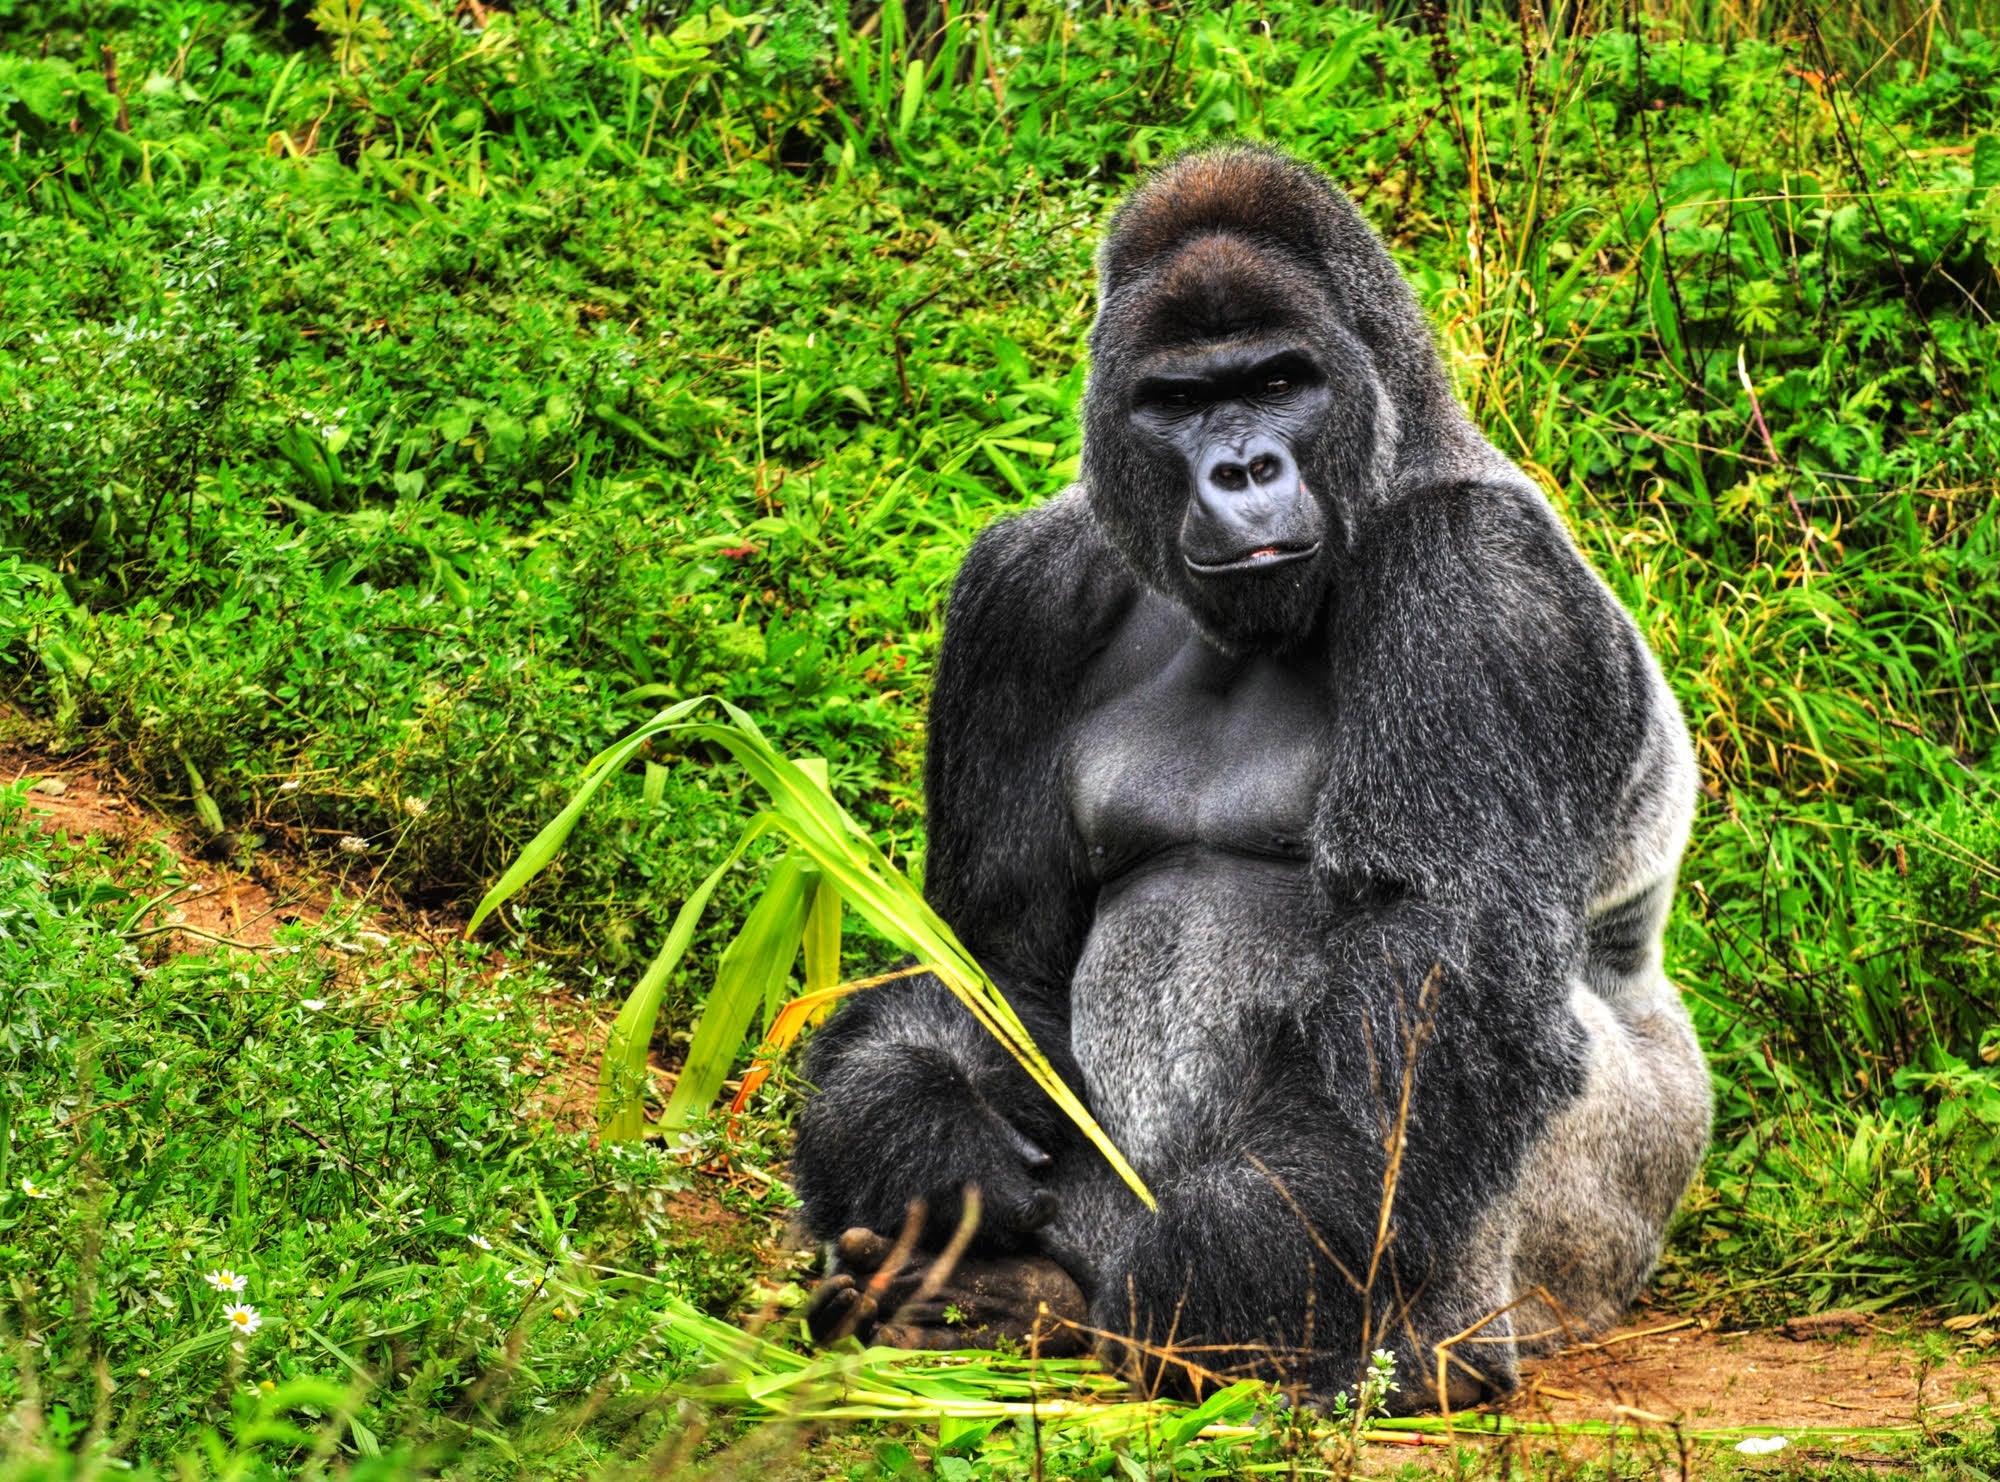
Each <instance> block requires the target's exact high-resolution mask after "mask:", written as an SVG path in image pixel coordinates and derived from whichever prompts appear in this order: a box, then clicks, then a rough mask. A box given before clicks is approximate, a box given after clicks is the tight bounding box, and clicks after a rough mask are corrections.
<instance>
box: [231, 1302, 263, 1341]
mask: <svg viewBox="0 0 2000 1482" xmlns="http://www.w3.org/2000/svg"><path fill="white" fill-rule="evenodd" d="M222 1315H223V1316H224V1317H226V1318H228V1319H229V1327H230V1330H231V1331H232V1332H236V1333H241V1334H243V1335H244V1336H245V1337H248V1336H249V1335H250V1334H252V1333H254V1332H256V1331H257V1329H259V1328H261V1327H263V1326H264V1319H263V1317H262V1316H260V1315H259V1314H258V1311H257V1309H256V1308H255V1307H252V1306H250V1304H249V1303H247V1302H231V1303H230V1304H229V1305H228V1306H227V1307H225V1308H223V1309H222Z"/></svg>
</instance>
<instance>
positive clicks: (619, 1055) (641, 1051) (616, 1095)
mask: <svg viewBox="0 0 2000 1482" xmlns="http://www.w3.org/2000/svg"><path fill="white" fill-rule="evenodd" d="M770 831H771V824H770V822H769V821H768V820H767V819H764V818H757V819H754V820H752V821H751V824H750V827H749V828H747V829H745V830H744V831H743V837H742V838H740V839H738V840H737V841H736V847H735V848H734V849H731V850H730V851H729V855H728V857H727V858H726V859H724V860H723V861H722V863H721V864H719V865H717V866H716V867H715V868H714V869H713V870H711V871H710V872H709V875H708V878H707V879H706V880H703V881H702V882H701V884H700V885H698V886H696V887H695V891H694V894H693V895H690V896H689V897H688V898H687V902H686V903H685V904H684V905H683V906H682V907H681V909H680V912H679V914H677V915H676V916H675V917H674V924H673V927H672V929H671V930H669V931H668V932H667V939H666V941H665V942H664V943H662V944H661V946H660V950H659V952H658V953H657V954H655V955H654V957H653V960H652V962H651V963H649V964H648V965H647V967H646V971H645V973H644V974H642V975H641V977H640V979H639V982H638V985H637V986H636V987H634V988H633V990H632V993H631V996H630V997H629V998H627V999H626V1000H625V1006H624V1007H623V1008H622V1009H620V1010H619V1011H618V1018H617V1019H616V1020H615V1021H614V1022H613V1023H612V1025H611V1032H610V1033H609V1034H608V1035H606V1036H605V1041H604V1063H603V1065H602V1067H601V1068H600V1069H599V1070H598V1073H597V1127H598V1132H599V1134H600V1135H601V1136H602V1137H604V1138H605V1139H606V1140H607V1141H610V1142H632V1141H634V1140H636V1139H638V1138H641V1137H644V1136H645V1135H646V1116H645V1090H646V1050H647V1047H648V1046H649V1045H651V1044H652V1042H653V1026H654V1024H655V1023H657V1022H658V1020H659V1017H660V1001H661V999H662V997H663V996H664V995H665V993H666V987H667V979H668V977H669V976H670V975H671V974H672V973H673V970H674V969H675V967H677V966H678V965H679V964H680V960H681V958H682V957H684V956H685V955H686V954H687V949H688V943H690V942H692V941H693V940H694V929H695V927H696V926H698V925H700V924H701V913H702V912H703V911H705V910H707V909H708V902H709V899H710V898H711V897H712V896H713V895H714V894H715V887H716V886H717V885H719V884H721V883H722V877H723V876H724V875H726V874H728V873H729V870H730V867H731V866H732V865H734V864H735V863H736V861H737V860H739V859H741V858H742V857H743V851H744V850H746V849H748V848H749V847H750V846H751V845H752V844H753V843H755V842H756V841H757V840H758V839H761V838H762V837H763V836H764V835H765V834H767V833H769V832H770ZM494 888H495V889H496V890H497V889H498V888H499V887H498V886H495V887H494ZM503 899H504V897H503Z"/></svg>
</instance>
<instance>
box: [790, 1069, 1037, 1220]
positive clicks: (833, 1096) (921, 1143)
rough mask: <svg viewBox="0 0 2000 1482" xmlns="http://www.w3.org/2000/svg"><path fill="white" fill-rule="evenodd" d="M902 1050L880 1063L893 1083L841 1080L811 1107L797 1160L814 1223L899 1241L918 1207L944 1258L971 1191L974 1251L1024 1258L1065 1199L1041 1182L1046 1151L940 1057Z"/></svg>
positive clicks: (882, 1077)
mask: <svg viewBox="0 0 2000 1482" xmlns="http://www.w3.org/2000/svg"><path fill="white" fill-rule="evenodd" d="M895 1049H896V1053H894V1054H893V1055H885V1056H883V1057H882V1059H884V1060H889V1061H891V1062H892V1064H893V1072H894V1073H893V1074H877V1075H874V1076H863V1075H861V1074H852V1075H842V1076H841V1077H840V1079H838V1080H837V1081H836V1082H835V1084H832V1085H827V1086H825V1087H824V1089H823V1090H822V1091H821V1094H820V1095H818V1096H816V1097H814V1098H813V1099H812V1100H811V1101H810V1102H808V1103H807V1105H806V1108H805V1111H804V1113H803V1114H802V1115H801V1117H800V1119H799V1128H798V1141H797V1144H796V1148H795V1150H794V1153H793V1158H792V1167H793V1170H794V1179H795V1182H796V1187H797V1190H798V1194H799V1198H800V1201H801V1202H802V1203H803V1204H804V1206H805V1215H806V1223H807V1224H808V1226H809V1227H810V1228H811V1229H812V1230H813V1231H814V1232H815V1233H817V1234H819V1235H821V1236H823V1237H831V1236H832V1235H834V1234H836V1233H837V1232H839V1231H842V1230H849V1229H852V1228H854V1227H855V1226H861V1227H863V1228H865V1229H869V1230H874V1231H876V1232H878V1233H891V1232H894V1231H896V1230H900V1229H901V1228H902V1227H903V1222H904V1219H905V1216H906V1214H907V1211H908V1210H909V1208H910V1206H911V1205H912V1204H913V1203H916V1202H918V1201H921V1202H922V1203H923V1205H924V1208H925V1210H926V1212H927V1213H926V1219H925V1223H924V1225H923V1228H922V1230H921V1231H920V1233H919V1236H918V1240H917V1244H918V1245H919V1247H921V1248H922V1249H925V1250H930V1251H937V1250H942V1249H943V1248H944V1246H945V1243H946V1242H947V1241H948V1240H950V1239H951V1236H952V1233H953V1232H954V1231H955V1230H956V1229H957V1228H958V1224H959V1221H960V1219H961V1218H962V1216H963V1213H964V1208H965V1204H964V1190H965V1189H966V1188H967V1187H968V1186H976V1187H977V1188H978V1189H979V1191H980V1195H981V1199H980V1205H981V1215H980V1220H979V1226H978V1229H977V1231H976V1233H975V1236H974V1240H973V1245H972V1249H973V1250H974V1251H976V1252H979V1253H982V1254H1004V1253H1007V1252H1009V1251H1014V1250H1018V1249H1020V1247H1021V1245H1022V1244H1023V1242H1024V1240H1025V1237H1027V1236H1028V1235H1030V1234H1032V1233H1033V1232H1034V1231H1036V1230H1039V1229H1041V1228H1042V1227H1043V1226H1044V1225H1046V1224H1048V1223H1049V1221H1050V1220H1052V1219H1054V1218H1055V1216H1056V1209H1057V1203H1056V1196H1055V1195H1054V1193H1052V1192H1051V1191H1050V1190H1049V1189H1047V1188H1045V1187H1043V1186H1042V1184H1041V1183H1040V1182H1039V1181H1038V1179H1037V1178H1036V1175H1037V1174H1038V1173H1039V1172H1041V1170H1043V1169H1045V1168H1047V1167H1048V1166H1049V1164H1050V1162H1051V1159H1050V1156H1049V1154H1048V1153H1046V1152H1044V1151H1043V1150H1042V1149H1041V1148H1040V1147H1038V1146H1037V1145H1036V1144H1035V1143H1034V1142H1032V1141H1030V1140H1029V1138H1028V1137H1027V1136H1026V1135H1024V1134H1023V1133H1022V1132H1021V1131H1020V1129H1018V1128H1017V1127H1015V1126H1014V1125H1013V1123H1011V1122H1009V1121H1008V1120H1007V1119H1006V1118H1005V1117H1003V1116H1001V1115H1000V1114H999V1113H998V1112H997V1111H995V1110H994V1109H993V1107H992V1105H991V1104H990V1103H989V1102H988V1101H987V1100H986V1099H985V1098H984V1097H983V1096H981V1095H980V1094H979V1093H978V1091H976V1090H975V1089H974V1088H973V1085H972V1083H971V1081H970V1080H969V1079H968V1078H967V1077H966V1075H965V1074H964V1073H963V1072H962V1071H961V1070H960V1069H959V1067H958V1066H956V1065H955V1064H953V1063H952V1062H951V1061H950V1060H949V1059H948V1058H947V1057H946V1056H944V1055H943V1054H942V1053H940V1052H938V1051H935V1050H932V1049H928V1048H918V1047H908V1048H906V1047H895ZM860 1068H861V1067H854V1069H856V1070H858V1069H860ZM869 1068H871V1069H878V1070H879V1069H880V1067H879V1066H876V1067H869ZM842 1069H843V1070H845V1069H847V1068H846V1067H843V1068H842Z"/></svg>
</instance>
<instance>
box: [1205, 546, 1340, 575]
mask: <svg viewBox="0 0 2000 1482" xmlns="http://www.w3.org/2000/svg"><path fill="white" fill-rule="evenodd" d="M1319 548H1320V542H1319V541H1317V540H1315V541H1313V542H1312V543H1311V544H1310V545H1277V544H1273V545H1260V546H1258V547H1257V549H1255V550H1254V551H1251V552H1249V553H1248V554H1247V555H1242V556H1236V557H1233V558H1231V559H1230V560H1227V561H1197V560H1195V558H1194V557H1193V556H1183V557H1182V558H1181V559H1182V560H1184V561H1186V562H1187V568H1188V570H1190V571H1192V572H1193V573H1194V574H1195V575H1196V576H1235V575H1237V574H1238V573H1240V572H1245V571H1270V570H1272V569H1273V568H1275V567H1279V566H1290V565H1291V564H1292V563H1293V562H1295V561H1310V560H1311V559H1312V558H1313V557H1314V556H1317V555H1318V554H1319Z"/></svg>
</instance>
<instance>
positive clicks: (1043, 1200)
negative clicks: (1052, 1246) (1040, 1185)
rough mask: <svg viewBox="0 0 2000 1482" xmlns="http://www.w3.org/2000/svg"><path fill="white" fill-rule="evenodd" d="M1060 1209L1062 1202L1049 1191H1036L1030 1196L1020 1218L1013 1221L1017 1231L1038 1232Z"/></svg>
mask: <svg viewBox="0 0 2000 1482" xmlns="http://www.w3.org/2000/svg"><path fill="white" fill-rule="evenodd" d="M1061 1208H1062V1201H1061V1200H1059V1199H1058V1198H1056V1196H1055V1194H1054V1192H1053V1191H1051V1190H1049V1189H1036V1190H1035V1191H1034V1193H1032V1194H1030V1195H1029V1196H1028V1199H1027V1203H1026V1205H1025V1206H1024V1207H1023V1209H1022V1211H1021V1215H1020V1218H1019V1219H1018V1220H1016V1221H1015V1228H1016V1229H1018V1230H1024V1231H1025V1230H1039V1229H1041V1228H1042V1227H1043V1226H1044V1225H1046V1224H1048V1222H1049V1221H1050V1220H1052V1219H1054V1218H1055V1217H1056V1213H1057V1211H1058V1210H1060V1209H1061Z"/></svg>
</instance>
